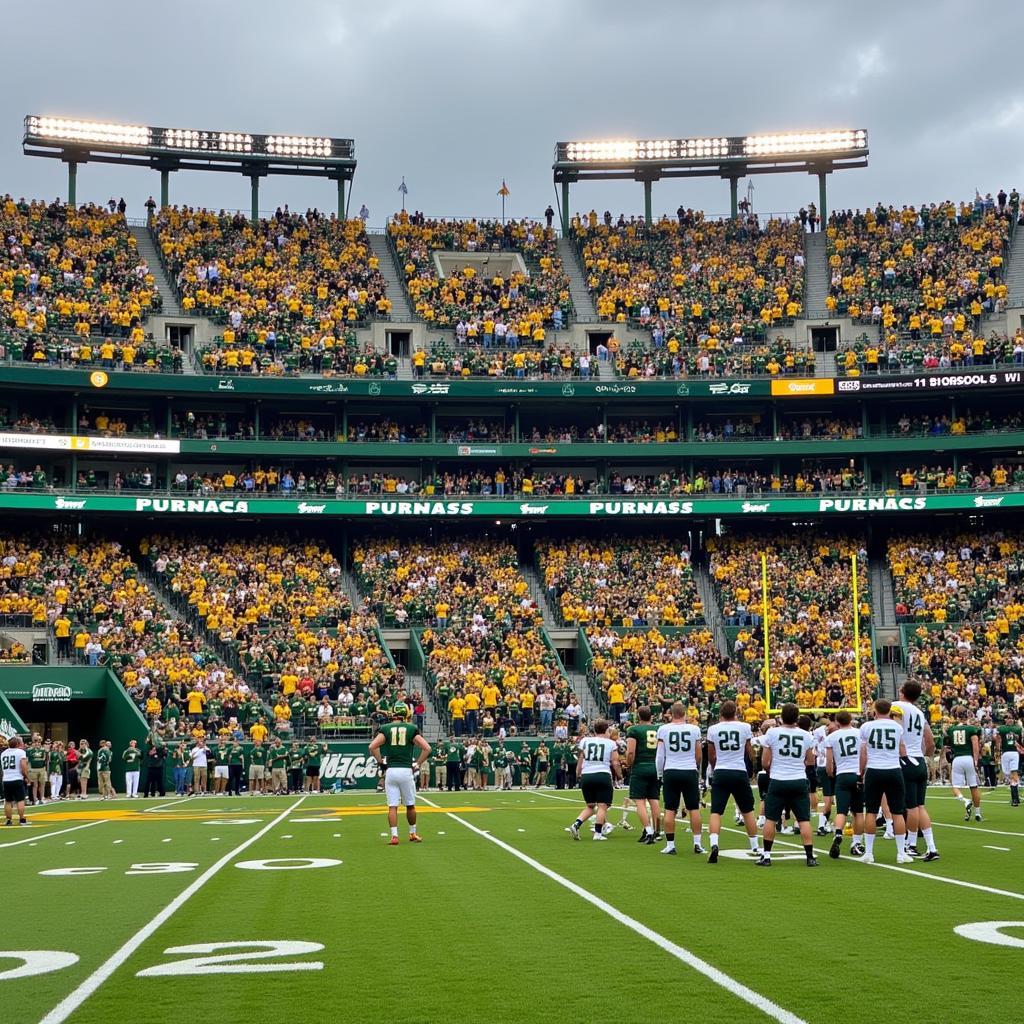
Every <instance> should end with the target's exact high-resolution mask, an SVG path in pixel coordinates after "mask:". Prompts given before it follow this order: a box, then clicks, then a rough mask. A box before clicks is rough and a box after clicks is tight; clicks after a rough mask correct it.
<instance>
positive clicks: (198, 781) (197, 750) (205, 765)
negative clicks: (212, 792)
mask: <svg viewBox="0 0 1024 1024" xmlns="http://www.w3.org/2000/svg"><path fill="white" fill-rule="evenodd" d="M209 766H210V762H209V760H208V754H207V749H206V740H197V741H196V745H195V746H194V747H193V748H192V792H193V793H194V794H195V795H196V796H204V795H205V794H206V775H207V771H208V769H209Z"/></svg>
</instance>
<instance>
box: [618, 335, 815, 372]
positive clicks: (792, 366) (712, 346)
mask: <svg viewBox="0 0 1024 1024" xmlns="http://www.w3.org/2000/svg"><path fill="white" fill-rule="evenodd" d="M608 358H609V359H610V360H611V362H612V365H613V366H614V367H615V371H616V373H618V374H619V376H621V377H629V378H631V379H645V378H650V377H779V376H786V375H790V376H813V375H814V373H815V364H814V353H813V352H812V351H811V350H810V349H806V348H799V347H797V346H795V345H794V344H793V343H792V342H791V341H789V340H787V339H786V338H783V337H781V336H776V337H775V338H774V339H770V340H764V341H756V342H754V343H752V344H745V343H743V339H742V337H741V336H739V335H737V336H736V337H734V338H733V339H732V341H731V342H729V343H724V342H721V341H718V340H713V341H712V340H709V341H708V342H705V344H704V345H703V346H702V347H700V348H699V349H692V348H684V347H682V346H681V345H680V343H679V341H678V339H671V340H669V341H668V342H662V341H660V340H658V339H655V341H654V342H653V343H652V345H651V346H650V347H648V346H646V345H642V344H640V343H636V342H634V343H631V344H630V345H629V346H627V348H626V349H625V350H624V351H623V350H622V349H621V346H619V345H618V344H617V342H616V339H614V338H613V339H612V343H610V345H609V357H608Z"/></svg>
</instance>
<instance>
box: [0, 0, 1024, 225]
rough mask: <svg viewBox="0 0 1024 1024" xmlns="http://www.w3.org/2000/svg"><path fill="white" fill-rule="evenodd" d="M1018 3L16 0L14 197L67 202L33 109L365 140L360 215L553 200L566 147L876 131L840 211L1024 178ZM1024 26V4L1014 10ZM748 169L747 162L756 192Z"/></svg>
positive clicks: (839, 200) (674, 197) (3, 103)
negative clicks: (25, 149)
mask: <svg viewBox="0 0 1024 1024" xmlns="http://www.w3.org/2000/svg"><path fill="white" fill-rule="evenodd" d="M1018 11H1019V7H1018V6H1017V5H1014V4H1011V3H1009V2H1005V0H1001V2H986V0H973V2H959V0H928V2H927V3H922V2H919V0H918V2H912V0H906V2H894V0H887V2H884V3H882V2H876V0H860V2H858V3H849V2H846V3H842V4H840V3H833V2H831V0H812V2H806V0H784V2H780V0H722V2H718V3H709V2H700V3H696V2H693V0H650V2H645V0H640V2H638V3H629V2H625V3H624V2H622V0H500V2H492V0H418V2H415V0H372V2H363V0H335V2H330V0H287V2H282V0H172V2H161V3H152V2H150V0H97V2H95V3H82V2H81V0H35V2H34V3H30V4H17V5H9V6H8V9H7V10H6V12H5V22H6V25H7V28H6V31H5V35H6V38H7V42H8V45H7V47H6V48H5V55H4V61H3V67H2V71H0V85H2V88H0V171H2V183H0V192H3V191H9V192H11V193H13V194H14V195H15V196H21V195H24V196H36V197H38V196H43V197H47V198H50V197H54V196H57V195H62V196H63V195H64V193H65V190H66V174H65V169H64V167H63V165H62V164H60V163H59V162H58V161H51V160H42V159H35V158H29V157H26V156H24V155H22V153H21V136H22V119H23V117H24V115H25V114H27V113H46V114H64V115H71V116H75V117H82V118H95V119H103V120H112V121H126V122H132V123H138V124H152V125H159V126H162V127H182V128H202V129H217V130H228V131H248V132H263V133H274V132H283V133H294V134H315V135H333V136H341V137H352V138H354V139H355V140H356V154H357V158H358V161H359V165H358V169H357V171H356V178H355V183H354V193H353V197H352V204H351V207H350V209H351V211H352V213H353V214H354V213H355V211H357V210H358V209H359V206H360V205H361V204H362V203H366V205H367V206H368V207H369V210H370V223H371V225H380V224H383V222H384V220H385V218H386V217H387V216H388V215H389V214H390V213H392V212H393V211H394V210H396V209H398V208H399V206H400V200H401V197H400V196H399V195H398V193H397V191H396V190H397V187H398V184H399V182H400V181H401V179H402V176H403V175H404V176H405V179H406V182H407V184H408V187H409V196H408V200H407V202H408V205H409V207H410V208H417V209H422V210H424V211H425V212H427V213H428V214H429V215H435V216H456V215H458V216H467V215H480V216H487V215H497V214H498V213H499V212H500V209H501V206H500V202H501V201H500V199H499V198H498V196H497V191H498V189H499V187H500V185H501V181H502V179H503V178H504V179H505V180H506V181H507V183H508V187H509V189H510V190H511V196H510V198H509V200H508V201H507V212H508V214H509V215H510V216H525V215H532V216H539V215H540V214H541V213H542V211H543V210H544V207H545V206H546V205H547V204H548V203H549V202H551V201H552V200H553V199H554V191H553V185H552V180H551V162H552V156H553V149H554V143H555V142H556V141H557V140H560V139H561V140H572V139H587V138H606V137H620V138H658V137H663V136H673V135H675V136H689V135H703V134H722V135H742V134H748V133H754V132H769V131H780V130H793V129H813V128H839V127H851V128H853V127H857V128H859V127H864V128H867V129H868V131H869V138H870V146H871V156H870V166H869V167H868V168H867V169H865V170H851V171H846V172H843V173H840V174H837V175H835V176H833V177H832V178H831V179H830V186H829V187H830V205H831V206H833V207H835V206H840V205H841V206H864V205H866V204H873V203H874V202H875V201H877V200H879V199H882V200H884V201H887V202H893V203H898V204H899V203H911V202H913V203H917V202H920V201H922V200H926V201H933V200H939V199H944V198H953V199H961V198H967V197H970V196H972V195H973V194H974V190H975V188H979V189H980V190H981V191H982V192H985V191H992V192H993V193H994V192H996V191H998V189H999V187H1000V186H1003V187H1005V188H1006V189H1007V191H1009V189H1010V188H1011V187H1013V186H1015V185H1016V186H1017V187H1019V188H1022V189H1024V173H1022V172H1024V85H1022V84H1021V74H1020V71H1019V66H1018V65H1019V61H1018V58H1017V54H1016V46H1015V41H1016V39H1017V38H1018V37H1019V31H1018V30H1017V27H1016V25H1015V24H1014V15H1015V14H1017V12H1018ZM1016 20H1019V17H1018V18H1017V19H1016ZM755 186H756V188H755V193H754V205H755V208H756V209H758V210H760V211H762V212H764V211H771V210H777V211H786V210H795V209H796V208H797V207H799V206H800V205H801V203H806V202H808V201H810V200H812V199H815V198H816V196H817V184H816V181H815V179H812V178H808V177H806V176H802V175H779V176H763V175H762V176H759V177H758V178H756V179H755ZM745 187H746V182H745V181H744V182H743V183H742V185H741V188H745ZM150 193H153V194H156V195H158V194H159V178H158V175H157V174H156V172H151V171H147V170H144V169H119V168H111V167H104V166H102V165H99V164H95V165H91V166H85V167H82V168H80V170H79V175H78V198H79V201H80V202H82V201H86V200H97V201H104V200H106V199H108V198H109V197H110V196H111V195H115V196H120V195H124V197H125V198H126V199H127V201H128V204H129V208H130V209H129V213H134V214H136V215H141V214H142V213H143V212H144V211H143V210H142V203H143V202H144V201H145V199H146V197H147V196H148V195H149V194H150ZM171 201H172V202H179V203H189V204H193V205H202V206H212V207H222V206H223V207H229V208H233V209H234V208H242V209H245V210H248V207H249V191H248V181H247V180H246V179H243V178H241V177H235V176H234V175H227V174H212V173H199V172H185V173H179V174H175V175H172V177H171ZM284 202H289V203H290V204H291V205H292V207H293V208H301V209H305V208H306V207H307V206H308V205H317V206H320V207H321V208H322V209H330V208H331V207H332V205H333V203H334V202H335V193H334V186H333V183H331V182H326V181H323V182H321V181H318V180H315V179H314V180H312V181H307V180H304V179H297V178H287V177H280V178H270V179H265V180H264V182H263V185H262V188H261V203H260V205H261V208H263V209H270V210H272V209H273V208H274V206H276V205H277V204H279V203H284ZM680 202H682V203H684V204H685V205H692V206H696V207H700V208H702V209H705V210H707V211H708V212H711V213H722V212H725V211H727V210H728V186H727V184H726V183H725V182H722V181H718V180H709V181H685V180H684V181H677V182H663V183H659V184H656V185H655V186H654V207H655V211H656V212H661V211H671V210H675V208H676V207H677V206H678V205H679V204H680ZM572 206H573V210H574V211H575V210H588V209H590V208H591V207H594V208H596V209H597V210H599V211H601V210H604V209H611V210H612V211H613V212H615V213H618V212H620V211H625V212H626V213H632V212H639V211H641V210H642V208H643V194H642V189H641V186H640V185H638V184H634V183H614V184H610V183H609V184H603V183H595V184H585V185H580V186H576V187H575V188H574V192H573V196H572Z"/></svg>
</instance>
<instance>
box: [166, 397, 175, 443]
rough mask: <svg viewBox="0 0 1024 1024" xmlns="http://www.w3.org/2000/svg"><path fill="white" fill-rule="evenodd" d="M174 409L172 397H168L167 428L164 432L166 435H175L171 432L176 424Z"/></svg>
mask: <svg viewBox="0 0 1024 1024" xmlns="http://www.w3.org/2000/svg"><path fill="white" fill-rule="evenodd" d="M173 409H174V402H173V401H172V400H171V399H168V400H167V416H166V429H165V432H164V437H173V436H174V435H173V434H172V433H171V429H172V428H173V426H174V416H173Z"/></svg>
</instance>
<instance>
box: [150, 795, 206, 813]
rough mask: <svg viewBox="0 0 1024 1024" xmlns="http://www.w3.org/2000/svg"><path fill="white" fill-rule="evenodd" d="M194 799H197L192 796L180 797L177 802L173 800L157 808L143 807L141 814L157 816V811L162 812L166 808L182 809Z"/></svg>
mask: <svg viewBox="0 0 1024 1024" xmlns="http://www.w3.org/2000/svg"><path fill="white" fill-rule="evenodd" d="M194 799H195V797H191V796H186V797H180V796H179V797H178V799H177V800H171V801H170V802H169V803H166V804H157V805H156V807H143V808H142V811H141V812H140V813H142V814H155V813H156V812H157V811H162V810H163V809H164V808H165V807H181V806H183V805H184V804H187V803H188V802H189V800H194Z"/></svg>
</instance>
